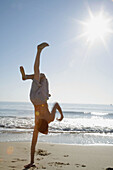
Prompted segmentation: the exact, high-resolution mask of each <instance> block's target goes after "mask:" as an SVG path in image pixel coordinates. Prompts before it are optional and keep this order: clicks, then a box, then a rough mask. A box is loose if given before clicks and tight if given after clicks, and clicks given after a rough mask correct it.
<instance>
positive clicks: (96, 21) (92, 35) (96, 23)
mask: <svg viewBox="0 0 113 170" xmlns="http://www.w3.org/2000/svg"><path fill="white" fill-rule="evenodd" d="M109 22H110V21H109V19H106V18H105V17H104V15H102V14H100V15H98V16H93V15H92V17H91V19H90V20H89V21H88V22H86V34H87V36H88V39H87V40H88V41H95V40H96V39H98V38H99V39H104V38H105V37H106V36H107V35H108V33H109V30H110V26H109Z"/></svg>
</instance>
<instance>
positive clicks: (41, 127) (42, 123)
mask: <svg viewBox="0 0 113 170" xmlns="http://www.w3.org/2000/svg"><path fill="white" fill-rule="evenodd" d="M37 128H38V131H39V132H41V133H44V134H45V132H47V131H48V122H47V121H46V120H45V119H39V120H38V125H37Z"/></svg>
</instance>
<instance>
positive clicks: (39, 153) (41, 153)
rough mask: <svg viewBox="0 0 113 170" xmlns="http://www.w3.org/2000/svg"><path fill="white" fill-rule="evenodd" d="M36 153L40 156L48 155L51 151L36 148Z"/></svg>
mask: <svg viewBox="0 0 113 170" xmlns="http://www.w3.org/2000/svg"><path fill="white" fill-rule="evenodd" d="M36 154H37V155H40V156H48V155H50V154H51V153H48V152H47V151H46V150H42V149H38V151H37V152H36Z"/></svg>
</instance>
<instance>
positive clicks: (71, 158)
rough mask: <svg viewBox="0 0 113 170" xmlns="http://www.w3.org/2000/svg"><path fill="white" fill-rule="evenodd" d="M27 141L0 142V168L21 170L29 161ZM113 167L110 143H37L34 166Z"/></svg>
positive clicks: (66, 169)
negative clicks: (87, 144)
mask: <svg viewBox="0 0 113 170" xmlns="http://www.w3.org/2000/svg"><path fill="white" fill-rule="evenodd" d="M30 145H31V143H30V142H0V169H1V170H2V169H3V170H21V169H22V170H23V169H24V165H26V164H27V163H29V160H30ZM107 168H113V146H94V145H93V146H79V145H63V144H48V143H38V144H37V146H36V153H35V166H34V167H31V168H30V169H47V170H74V169H80V170H82V169H83V170H85V169H87V170H105V169H107Z"/></svg>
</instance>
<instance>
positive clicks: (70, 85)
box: [0, 0, 113, 104]
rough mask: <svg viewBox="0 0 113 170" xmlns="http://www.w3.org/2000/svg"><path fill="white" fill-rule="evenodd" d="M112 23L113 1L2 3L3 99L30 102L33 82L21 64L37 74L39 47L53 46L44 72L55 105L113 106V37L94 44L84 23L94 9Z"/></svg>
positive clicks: (44, 61) (6, 0)
mask: <svg viewBox="0 0 113 170" xmlns="http://www.w3.org/2000/svg"><path fill="white" fill-rule="evenodd" d="M88 9H90V10H91V11H92V13H93V14H94V15H95V14H98V13H99V12H100V11H101V10H103V13H104V14H105V15H106V17H107V18H110V19H111V23H110V27H111V29H113V1H112V0H99V1H98V0H54V1H52V0H48V1H47V0H42V1H40V0H19V1H18V0H4V1H0V25H1V26H0V27H1V28H0V61H1V62H0V72H1V81H0V94H1V95H0V101H15V102H16V101H20V102H23V101H25V102H29V101H30V100H29V91H30V87H31V81H24V82H23V81H22V80H21V75H20V72H19V66H21V65H23V66H24V67H25V70H26V73H33V64H34V60H35V55H36V47H37V44H39V43H41V42H43V41H46V42H48V43H49V44H50V47H49V48H46V49H45V50H44V51H43V52H42V55H41V66H40V69H41V72H44V73H45V74H46V75H47V77H48V80H49V87H50V94H51V95H52V96H51V98H50V102H54V101H59V102H62V103H97V104H110V103H113V51H112V49H113V33H109V34H108V35H107V36H106V38H105V44H103V43H102V42H101V41H95V43H94V44H92V45H91V47H90V45H89V44H88V43H87V37H81V38H77V37H79V35H81V34H82V33H83V25H82V24H80V22H79V21H86V20H87V18H89V17H90V16H89V10H88Z"/></svg>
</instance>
